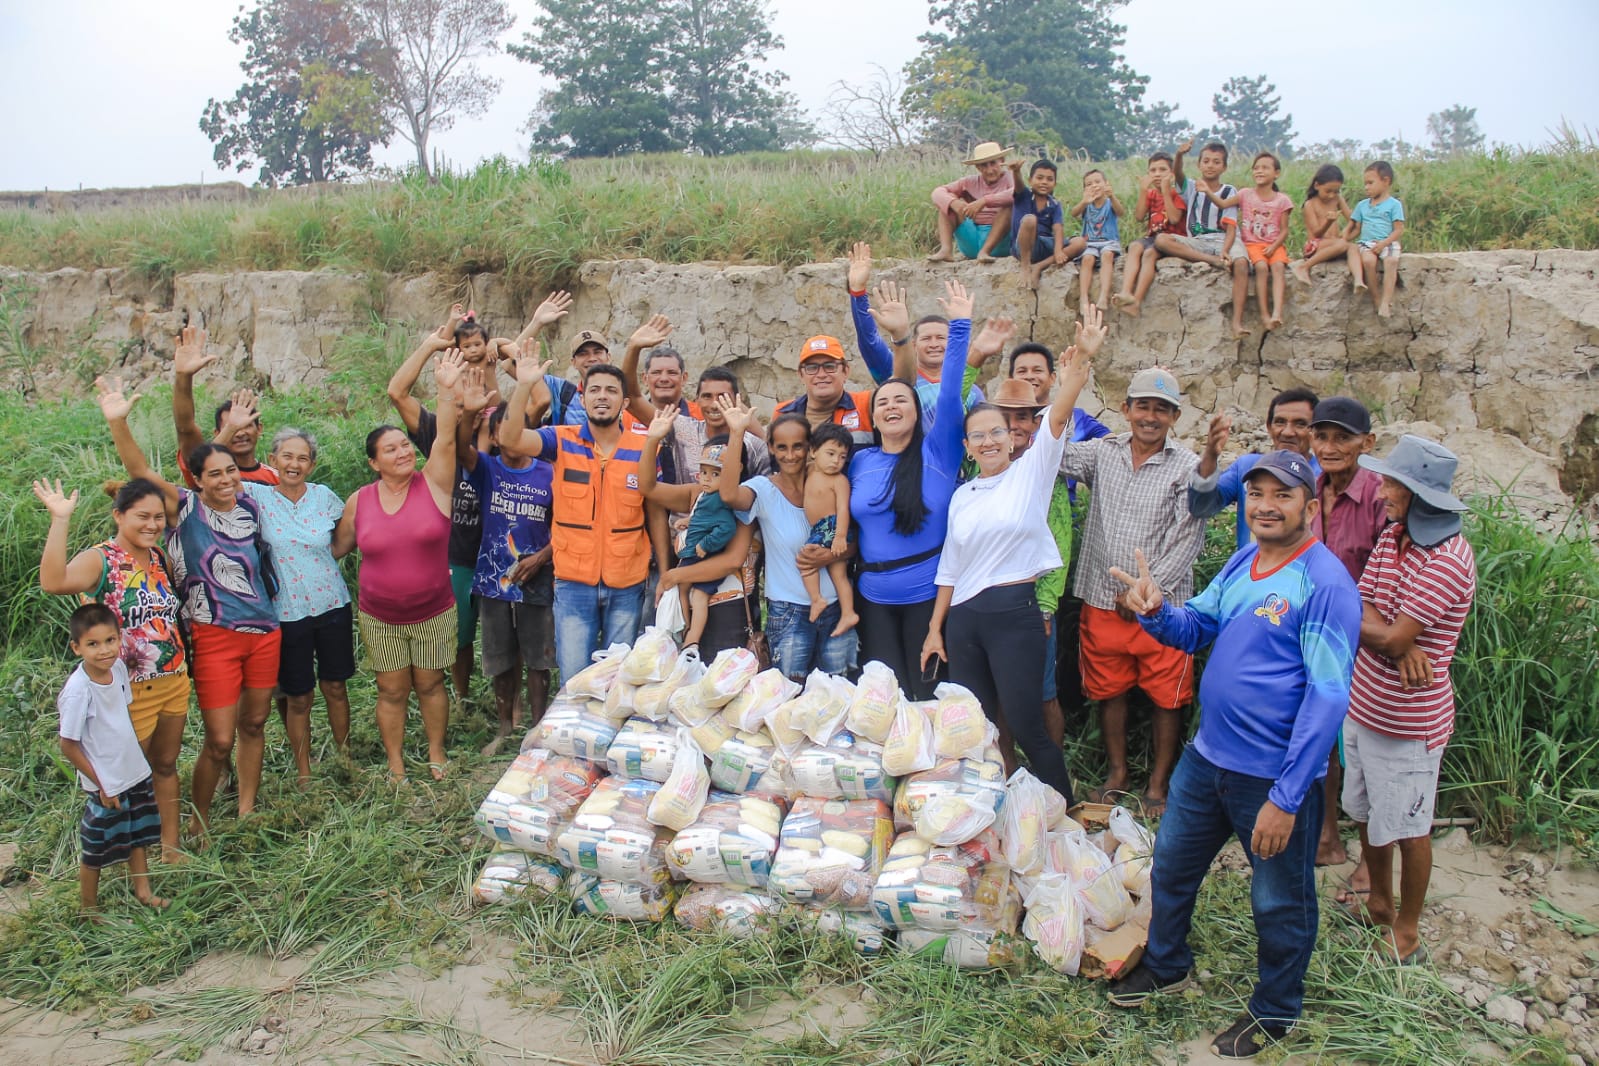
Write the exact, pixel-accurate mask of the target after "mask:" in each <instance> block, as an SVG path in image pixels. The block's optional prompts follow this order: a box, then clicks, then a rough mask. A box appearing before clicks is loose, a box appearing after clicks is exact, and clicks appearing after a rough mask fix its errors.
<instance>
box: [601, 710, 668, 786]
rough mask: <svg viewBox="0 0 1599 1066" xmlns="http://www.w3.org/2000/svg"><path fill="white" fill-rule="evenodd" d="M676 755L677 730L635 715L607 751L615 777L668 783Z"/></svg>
mask: <svg viewBox="0 0 1599 1066" xmlns="http://www.w3.org/2000/svg"><path fill="white" fill-rule="evenodd" d="M676 755H677V729H676V727H674V726H670V725H667V724H665V723H663V722H652V721H650V720H649V719H648V718H645V717H643V716H642V715H634V716H633V717H632V718H629V719H628V720H627V721H625V722H623V723H622V728H621V729H619V730H617V733H616V736H615V737H614V738H612V740H611V743H610V746H609V747H608V748H607V749H606V751H605V766H606V768H607V769H609V770H610V771H611V774H612V775H613V776H615V777H621V778H630V777H642V778H646V779H647V780H650V781H665V780H666V779H667V777H668V776H670V775H671V773H672V762H673V759H674V758H675V757H676Z"/></svg>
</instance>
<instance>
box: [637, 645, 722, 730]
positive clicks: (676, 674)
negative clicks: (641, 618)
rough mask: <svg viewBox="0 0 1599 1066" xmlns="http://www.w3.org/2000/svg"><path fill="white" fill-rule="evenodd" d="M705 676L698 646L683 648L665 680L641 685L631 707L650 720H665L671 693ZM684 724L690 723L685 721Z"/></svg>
mask: <svg viewBox="0 0 1599 1066" xmlns="http://www.w3.org/2000/svg"><path fill="white" fill-rule="evenodd" d="M704 676H705V664H704V663H702V662H700V652H699V649H698V648H684V649H683V650H682V651H681V652H679V653H678V656H677V662H676V663H674V664H673V666H672V672H671V673H670V674H668V675H667V677H666V680H665V681H655V682H652V683H650V684H648V685H644V686H643V687H641V688H640V689H639V690H638V692H637V693H636V694H635V695H634V696H633V709H634V711H635V712H637V713H638V714H641V715H643V716H644V717H645V718H648V719H649V720H650V721H652V722H661V721H665V720H666V716H667V713H668V711H669V710H670V709H671V708H670V707H669V706H668V704H669V701H670V700H671V698H672V694H673V693H675V692H677V691H678V690H679V689H684V688H688V687H690V686H692V685H693V684H695V683H696V682H698V681H699V679H700V678H702V677H704ZM683 724H684V725H689V724H691V723H688V722H685V723H683Z"/></svg>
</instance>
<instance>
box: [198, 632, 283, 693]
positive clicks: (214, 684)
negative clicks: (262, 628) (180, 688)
mask: <svg viewBox="0 0 1599 1066" xmlns="http://www.w3.org/2000/svg"><path fill="white" fill-rule="evenodd" d="M190 647H191V651H192V652H193V660H192V662H191V663H190V665H189V673H190V675H191V676H192V677H193V678H194V692H195V695H196V696H197V697H198V701H199V704H200V709H201V710H202V711H214V710H216V709H217V708H218V707H231V706H232V705H233V704H235V703H238V702H239V696H240V695H242V694H243V692H244V690H245V689H247V688H273V687H275V686H276V685H277V683H278V657H279V653H280V651H281V649H282V647H283V633H282V632H281V631H280V630H276V629H274V630H273V631H272V632H270V633H240V632H237V631H235V630H232V629H223V628H222V627H221V626H213V625H207V624H205V623H204V622H196V623H194V625H193V626H192V627H191V630H190Z"/></svg>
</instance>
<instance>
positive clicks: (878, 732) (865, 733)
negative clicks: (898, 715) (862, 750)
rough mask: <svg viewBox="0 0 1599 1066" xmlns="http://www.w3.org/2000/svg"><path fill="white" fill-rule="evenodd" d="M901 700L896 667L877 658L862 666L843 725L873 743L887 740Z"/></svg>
mask: <svg viewBox="0 0 1599 1066" xmlns="http://www.w3.org/2000/svg"><path fill="white" fill-rule="evenodd" d="M899 701H900V691H899V679H898V678H897V677H895V676H894V671H893V670H890V669H889V668H888V667H887V666H886V665H885V664H883V663H880V662H878V661H876V660H875V659H874V660H873V661H871V662H869V663H867V664H866V666H865V667H863V668H862V669H861V676H860V680H858V681H856V682H855V698H854V699H853V700H851V701H850V705H849V713H848V714H846V715H845V716H844V728H845V729H848V730H849V731H850V732H851V733H854V734H855V735H856V736H858V737H865V738H866V739H867V740H870V741H871V742H872V743H874V744H881V743H883V742H884V741H885V740H887V739H888V731H889V729H891V728H892V727H893V725H894V711H895V709H896V708H897V707H898V706H899Z"/></svg>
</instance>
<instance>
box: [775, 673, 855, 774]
mask: <svg viewBox="0 0 1599 1066" xmlns="http://www.w3.org/2000/svg"><path fill="white" fill-rule="evenodd" d="M854 694H855V686H853V685H851V684H850V683H849V682H848V681H847V680H845V679H844V678H842V677H834V676H833V675H831V674H824V673H822V671H820V670H812V671H811V673H810V676H809V677H807V678H806V679H805V689H804V691H802V692H801V693H800V694H799V695H798V696H796V697H794V698H793V699H791V700H789V701H788V702H787V703H783V704H779V705H778V707H777V708H776V709H774V710H773V711H772V713H771V714H770V715H769V716H768V717H767V722H768V728H769V729H770V730H771V732H772V739H773V740H775V741H776V742H777V745H778V747H780V748H782V749H783V751H784V752H785V753H786V754H788V755H793V754H794V753H795V752H796V751H798V750H799V748H800V746H801V745H803V744H804V743H805V742H806V741H807V740H809V741H810V742H811V743H813V744H826V743H827V742H828V741H829V740H832V739H833V735H834V734H835V733H837V732H838V731H839V730H840V729H842V728H843V726H844V716H845V715H846V714H848V713H849V705H850V701H851V700H852V699H853V698H854Z"/></svg>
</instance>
